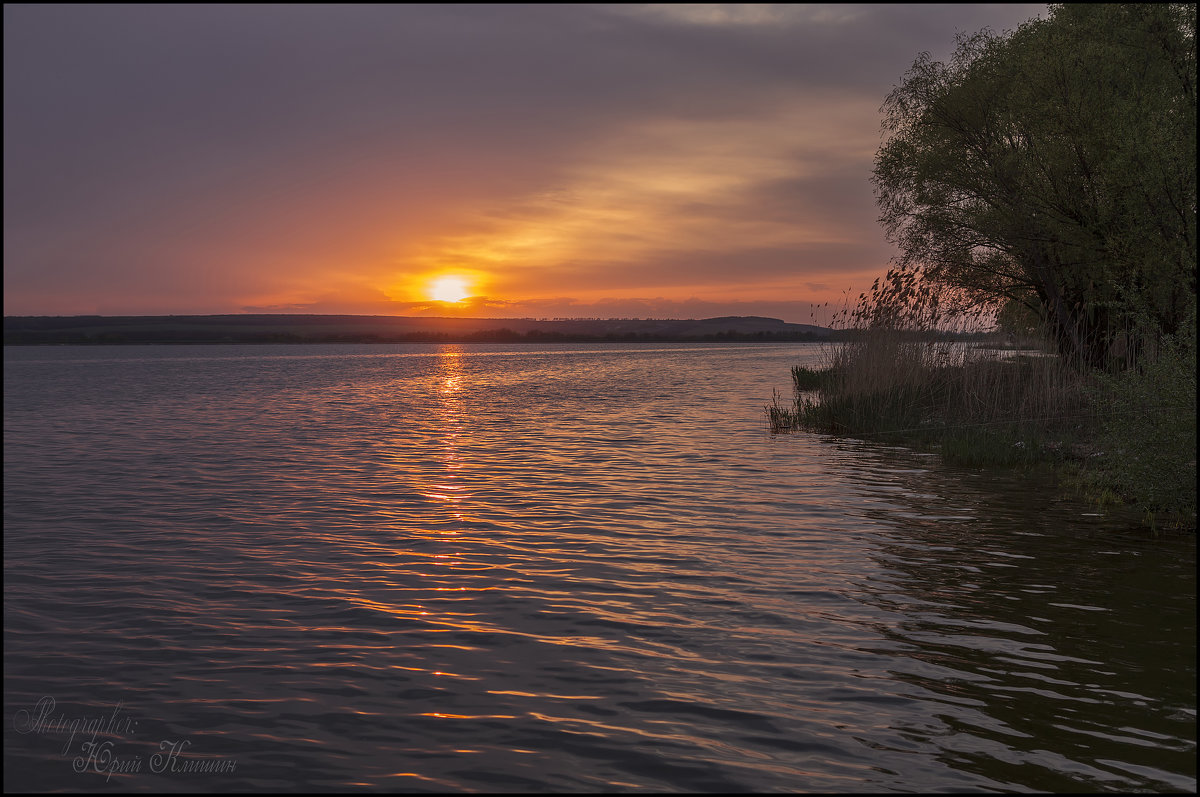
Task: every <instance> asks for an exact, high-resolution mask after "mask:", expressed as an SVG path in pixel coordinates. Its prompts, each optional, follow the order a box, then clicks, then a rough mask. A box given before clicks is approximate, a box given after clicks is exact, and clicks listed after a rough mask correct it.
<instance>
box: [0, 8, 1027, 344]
mask: <svg viewBox="0 0 1200 797" xmlns="http://www.w3.org/2000/svg"><path fill="white" fill-rule="evenodd" d="M1043 8H1044V7H1042V6H1011V5H1010V6H969V5H968V6H961V5H939V6H840V5H838V6H748V5H743V6H696V5H690V6H689V5H681V6H580V5H564V6H556V5H550V6H453V5H438V6H433V5H399V6H296V5H283V6H254V7H237V6H125V7H121V6H87V7H81V6H5V9H4V22H5V24H4V37H5V77H4V80H5V128H6V137H5V153H4V160H5V220H4V224H5V270H4V283H5V285H4V286H5V301H4V311H5V314H6V315H72V314H90V313H100V314H108V315H115V314H145V315H150V314H165V313H179V314H185V313H236V312H312V313H326V312H327V313H369V314H396V315H422V314H434V315H469V316H485V317H505V316H509V317H526V316H533V317H563V316H574V317H596V316H599V317H630V316H633V317H682V318H688V317H708V316H716V315H767V316H773V317H777V318H783V319H784V320H788V321H795V322H812V321H816V322H817V323H825V322H827V321H828V315H827V311H824V310H821V311H818V312H817V313H816V314H815V315H814V312H813V310H812V308H811V305H813V304H822V303H825V302H830V303H831V307H837V306H840V305H841V304H843V303H844V301H845V297H846V296H847V295H854V296H856V295H857V293H858V291H860V290H862V289H864V288H865V287H867V286H868V285H869V284H870V282H871V280H872V279H874V277H875V276H876V275H878V274H880V273H881V272H882V271H883V270H884V269H885V268H886V264H887V260H888V258H889V257H890V256H891V254H892V250H891V248H890V247H889V246H888V245H887V243H886V242H885V241H884V239H883V236H882V233H881V231H880V229H879V227H878V225H877V224H876V223H875V219H876V216H877V211H876V209H875V206H874V203H873V200H872V194H871V187H870V183H869V177H870V170H871V165H872V158H873V156H874V153H875V150H876V148H877V147H878V145H879V143H880V139H879V121H880V119H879V105H880V103H881V102H882V100H883V97H884V96H885V95H886V94H887V92H888V91H889V90H890V88H891V86H892V85H893V84H894V83H896V82H898V81H899V79H900V77H901V75H902V74H903V72H904V70H905V69H906V68H907V67H908V65H909V64H910V63H911V62H912V59H913V58H914V57H915V56H916V54H917V53H918V52H919V51H921V50H930V51H932V52H933V53H934V54H935V55H944V54H946V53H948V52H949V50H950V48H951V47H952V44H953V35H954V33H955V31H959V30H965V31H974V30H978V29H980V28H982V27H985V26H991V27H992V28H994V29H998V30H999V29H1005V28H1010V27H1013V26H1015V25H1016V24H1018V23H1019V22H1021V21H1023V20H1024V19H1027V18H1029V17H1031V16H1033V15H1035V14H1036V13H1038V11H1039V10H1041V9H1043ZM445 276H452V277H456V278H458V279H460V280H461V281H462V288H463V291H466V292H469V294H470V296H469V297H468V298H466V299H464V300H462V301H458V302H449V301H445V302H437V301H434V299H433V296H434V292H433V288H432V283H433V281H434V280H435V279H436V278H438V277H445ZM443 296H446V297H448V296H449V294H443Z"/></svg>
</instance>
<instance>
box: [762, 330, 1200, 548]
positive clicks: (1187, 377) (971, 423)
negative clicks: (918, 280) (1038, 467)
mask: <svg viewBox="0 0 1200 797" xmlns="http://www.w3.org/2000/svg"><path fill="white" fill-rule="evenodd" d="M792 377H793V386H794V388H795V397H794V399H793V400H791V401H784V400H782V399H781V397H780V396H778V395H776V396H775V397H774V400H773V401H772V403H771V405H769V406H768V407H767V408H766V410H767V416H768V421H769V423H770V426H771V429H772V431H775V432H784V431H790V430H805V431H812V432H821V433H826V434H833V435H839V436H844V437H854V438H861V439H867V440H878V441H880V442H885V443H892V444H904V445H915V446H918V447H923V448H927V449H932V450H936V451H938V452H940V454H941V455H942V457H943V459H944V460H946V461H947V462H950V463H953V464H960V465H967V466H977V467H984V466H1011V465H1035V464H1042V463H1050V464H1054V465H1056V466H1059V465H1061V466H1062V467H1059V468H1058V469H1057V473H1058V474H1059V476H1060V477H1061V481H1062V483H1064V484H1066V485H1070V486H1073V487H1074V488H1076V489H1077V491H1078V492H1080V493H1082V494H1083V495H1084V496H1086V497H1088V498H1090V499H1092V500H1095V501H1097V502H1098V503H1101V504H1104V503H1112V502H1118V503H1132V504H1137V505H1138V506H1140V507H1142V508H1144V509H1145V511H1146V512H1147V518H1148V521H1149V522H1150V523H1151V524H1153V523H1154V522H1155V520H1154V518H1155V517H1159V518H1165V520H1166V522H1167V523H1168V524H1170V525H1172V526H1175V527H1186V528H1192V529H1194V528H1195V526H1196V335H1195V326H1194V322H1193V323H1192V325H1191V326H1188V327H1186V328H1185V329H1183V330H1181V331H1180V332H1179V333H1177V334H1176V335H1173V336H1166V337H1164V338H1163V339H1162V340H1161V341H1160V343H1159V344H1156V345H1155V346H1154V347H1152V348H1151V347H1143V348H1142V350H1141V353H1140V357H1139V358H1138V361H1137V362H1133V363H1128V364H1126V365H1124V367H1121V368H1115V369H1113V370H1110V371H1102V370H1098V369H1095V368H1091V367H1088V366H1086V365H1084V364H1082V363H1075V362H1069V361H1066V360H1065V359H1064V358H1062V357H1060V356H1059V355H1057V354H1055V353H1053V352H1050V351H1047V350H1044V349H1024V350H998V349H984V348H977V347H972V346H970V345H968V344H964V343H955V342H949V341H945V340H935V339H930V338H928V337H927V338H926V339H919V338H917V337H916V336H912V335H905V334H903V333H898V332H896V331H895V330H889V329H885V328H868V329H865V330H860V334H858V335H857V336H856V337H855V338H854V339H853V340H849V341H844V342H840V343H834V344H830V345H829V346H828V347H827V348H826V349H825V351H824V362H823V363H822V367H820V368H816V369H813V368H804V367H799V366H798V367H796V368H793V369H792ZM1161 523H1162V520H1160V524H1161Z"/></svg>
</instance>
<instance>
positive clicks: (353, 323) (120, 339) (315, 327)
mask: <svg viewBox="0 0 1200 797" xmlns="http://www.w3.org/2000/svg"><path fill="white" fill-rule="evenodd" d="M837 334H838V333H837V332H836V331H835V330H831V329H829V328H827V327H820V326H814V325H811V324H790V323H786V322H784V321H781V320H780V319H777V318H763V317H759V316H723V317H719V318H705V319H635V318H610V319H599V318H585V319H579V318H573V319H565V318H560V319H532V318H426V317H414V316H355V315H288V314H243V315H208V316H5V318H4V345H6V346H36V345H83V346H86V345H131V344H132V345H137V344H141V345H147V344H154V345H166V344H178V345H185V344H192V345H195V344H231V343H232V344H254V343H258V344H263V343H611V342H619V343H630V342H815V341H824V340H829V339H831V336H834V337H836V336H837Z"/></svg>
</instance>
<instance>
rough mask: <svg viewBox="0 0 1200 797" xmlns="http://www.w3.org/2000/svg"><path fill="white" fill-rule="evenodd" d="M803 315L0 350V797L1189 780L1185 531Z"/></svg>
mask: <svg viewBox="0 0 1200 797" xmlns="http://www.w3.org/2000/svg"><path fill="white" fill-rule="evenodd" d="M817 355H818V352H817V350H816V349H815V348H814V347H812V346H806V345H802V344H778V345H776V344H770V345H758V346H752V345H716V344H713V345H649V344H647V345H623V346H616V345H614V346H600V345H595V346H592V345H555V346H489V345H468V346H440V347H439V346H432V345H429V346H422V345H409V346H401V345H397V346H384V345H380V346H336V345H330V346H243V347H235V346H228V347H223V346H193V347H166V346H164V347H136V346H129V347H54V348H19V347H8V348H6V350H5V364H4V443H5V450H4V582H5V587H4V593H5V609H4V689H5V694H4V703H5V735H4V739H5V762H4V763H5V767H4V784H5V789H6V790H47V789H56V790H97V791H99V790H112V791H126V790H139V791H239V790H276V791H292V790H307V789H313V790H355V789H375V790H401V791H404V790H408V791H473V790H487V791H637V790H646V791H725V790H729V791H768V790H776V791H778V790H791V791H833V792H857V791H876V792H878V791H935V790H941V791H952V790H971V791H1105V790H1111V791H1129V790H1135V791H1137V790H1141V791H1189V790H1195V766H1196V748H1195V739H1196V736H1195V731H1196V711H1195V709H1196V696H1195V650H1196V648H1195V616H1196V615H1195V596H1196V592H1195V585H1196V580H1195V546H1194V537H1192V536H1187V537H1179V536H1174V537H1172V536H1160V537H1158V538H1155V537H1153V536H1151V535H1150V534H1149V533H1148V532H1146V531H1143V530H1139V529H1137V528H1136V527H1134V526H1133V525H1132V524H1130V523H1129V521H1128V520H1127V519H1120V518H1115V517H1099V516H1094V515H1091V514H1085V513H1088V512H1089V509H1088V508H1087V507H1086V506H1084V507H1081V506H1079V505H1078V504H1073V503H1069V502H1064V501H1060V500H1058V499H1056V497H1055V496H1056V493H1055V492H1054V490H1053V489H1051V488H1049V487H1047V486H1045V485H1039V484H1037V483H1034V482H1032V481H1031V480H1030V479H1029V478H1028V477H1020V476H1015V475H997V474H995V473H984V472H977V471H970V470H966V471H964V470H953V469H948V468H946V467H943V466H941V465H939V464H937V462H936V460H934V459H933V458H931V457H927V456H922V455H918V454H914V453H911V452H908V451H905V450H902V449H896V448H887V447H880V446H878V445H869V444H866V443H861V442H856V441H848V440H840V441H839V440H835V439H831V438H826V437H821V436H815V435H788V436H772V435H771V434H769V432H768V430H767V425H766V421H765V416H764V413H763V406H764V404H766V403H767V402H768V401H769V400H770V398H771V391H772V389H773V388H776V389H779V390H780V392H781V393H784V392H786V391H787V390H788V389H789V385H790V374H789V368H790V367H791V366H792V365H794V364H796V363H801V362H811V361H813V360H815V358H816V357H817Z"/></svg>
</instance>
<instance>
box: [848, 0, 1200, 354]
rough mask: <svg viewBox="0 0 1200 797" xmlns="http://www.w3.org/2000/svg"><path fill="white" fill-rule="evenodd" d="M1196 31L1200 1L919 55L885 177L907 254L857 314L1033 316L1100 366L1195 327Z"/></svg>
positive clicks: (966, 39)
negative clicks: (1137, 345)
mask: <svg viewBox="0 0 1200 797" xmlns="http://www.w3.org/2000/svg"><path fill="white" fill-rule="evenodd" d="M1195 23H1196V7H1195V6H1194V5H1177V4H1161V5H1159V4H1133V5H1124V4H1122V5H1113V4H1105V5H1097V4H1088V5H1083V4H1080V5H1056V6H1051V7H1050V12H1049V16H1048V17H1047V18H1046V19H1034V20H1030V21H1029V22H1026V23H1025V24H1023V25H1021V26H1020V27H1019V28H1018V29H1017V30H1015V31H1012V32H1009V33H1006V34H1004V35H997V34H994V33H992V32H990V31H986V30H985V31H982V32H980V33H976V34H973V35H960V36H959V38H958V40H957V47H956V50H955V52H954V54H953V56H952V57H951V58H950V59H949V60H948V61H946V62H939V61H934V60H933V59H932V58H931V57H930V56H929V54H928V53H923V54H921V55H920V56H918V57H917V59H916V61H915V62H914V63H913V65H912V68H911V69H910V70H909V71H908V72H907V73H906V74H905V76H904V78H903V81H902V82H901V84H900V85H899V86H897V87H896V88H895V89H894V90H893V91H892V93H891V94H890V95H889V96H888V97H887V99H886V101H885V102H884V105H883V109H882V111H883V115H884V121H883V128H884V131H885V134H886V136H887V138H886V140H885V142H884V144H883V146H881V148H880V149H879V152H878V153H877V156H876V161H875V170H874V178H873V182H874V184H875V188H876V199H877V202H878V204H879V208H880V211H881V214H882V215H881V219H880V221H881V222H882V224H883V226H884V229H885V231H886V232H887V235H888V237H889V240H891V241H892V242H893V243H895V244H897V245H898V247H899V249H900V254H899V256H898V257H897V259H896V261H895V263H894V267H893V268H892V270H891V271H890V272H889V274H888V275H887V277H885V278H884V280H883V281H882V282H877V283H876V285H875V286H874V287H873V289H872V291H871V293H870V295H869V296H867V295H864V297H863V302H862V304H861V305H860V308H859V312H858V314H859V316H860V318H861V319H862V320H865V321H868V322H871V323H874V324H898V323H904V322H909V323H911V322H914V321H917V322H924V323H926V324H929V323H936V322H937V321H938V320H939V319H944V318H945V317H946V316H947V315H953V314H965V313H980V312H985V311H991V312H995V311H999V310H1000V309H1001V308H1003V307H1004V306H1005V305H1014V304H1015V305H1022V306H1024V307H1026V308H1028V309H1029V310H1031V311H1032V312H1034V313H1036V315H1037V316H1038V317H1039V318H1041V319H1042V320H1043V321H1044V322H1045V324H1046V325H1047V327H1048V329H1049V330H1050V331H1051V333H1052V334H1053V336H1054V338H1055V339H1056V341H1057V343H1058V346H1059V348H1060V350H1061V351H1062V352H1063V353H1064V354H1068V355H1071V356H1073V357H1077V358H1078V359H1079V360H1080V361H1082V362H1085V363H1088V364H1090V365H1093V366H1105V365H1107V364H1109V363H1110V362H1111V360H1112V357H1113V352H1114V349H1115V347H1114V344H1115V343H1116V342H1117V341H1118V340H1121V341H1136V342H1145V341H1149V340H1152V339H1153V338H1154V337H1155V336H1161V335H1168V334H1171V333H1174V332H1176V331H1177V330H1178V329H1180V327H1181V326H1183V325H1184V324H1185V323H1186V322H1187V320H1188V319H1189V318H1190V317H1194V313H1195V306H1196V299H1195V297H1196V86H1195V79H1196V49H1195V27H1196V24H1195ZM1009 312H1010V313H1011V312H1012V311H1011V310H1010V311H1009Z"/></svg>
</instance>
